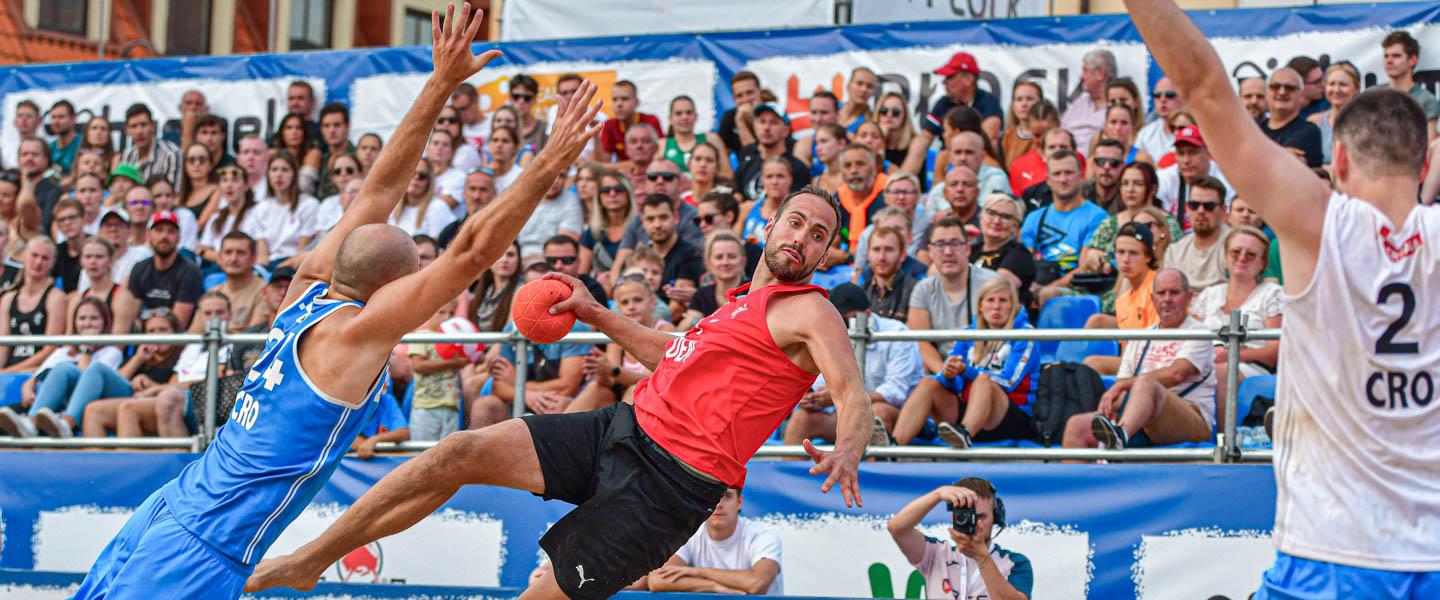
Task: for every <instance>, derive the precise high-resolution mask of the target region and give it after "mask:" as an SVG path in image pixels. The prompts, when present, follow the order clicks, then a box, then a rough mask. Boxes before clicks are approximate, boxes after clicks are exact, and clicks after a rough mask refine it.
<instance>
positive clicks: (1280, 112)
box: [1258, 67, 1325, 168]
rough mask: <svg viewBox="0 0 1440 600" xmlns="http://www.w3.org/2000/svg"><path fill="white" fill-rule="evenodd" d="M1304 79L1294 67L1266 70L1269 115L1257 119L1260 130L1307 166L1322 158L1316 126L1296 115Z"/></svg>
mask: <svg viewBox="0 0 1440 600" xmlns="http://www.w3.org/2000/svg"><path fill="white" fill-rule="evenodd" d="M1304 92H1305V80H1304V79H1302V78H1301V77H1300V74H1299V73H1296V72H1295V70H1294V69H1291V68H1289V67H1283V68H1280V69H1277V70H1276V71H1275V72H1274V73H1271V74H1270V81H1269V83H1268V91H1267V92H1266V94H1265V102H1266V104H1268V105H1269V106H1270V115H1269V116H1268V117H1265V118H1262V119H1259V120H1258V122H1259V124H1260V131H1263V132H1265V136H1266V137H1269V138H1270V139H1272V140H1274V141H1275V143H1277V144H1280V145H1281V146H1284V147H1285V148H1287V149H1289V150H1290V151H1291V152H1294V153H1295V155H1296V156H1298V157H1300V158H1301V159H1303V160H1304V161H1305V164H1307V165H1309V166H1310V167H1312V168H1313V167H1318V166H1320V165H1321V164H1324V162H1325V150H1324V148H1322V147H1321V140H1320V128H1319V127H1316V126H1315V124H1314V123H1311V122H1309V121H1306V120H1305V119H1303V118H1301V117H1300V104H1301V98H1302V97H1303V96H1302V95H1303V94H1304Z"/></svg>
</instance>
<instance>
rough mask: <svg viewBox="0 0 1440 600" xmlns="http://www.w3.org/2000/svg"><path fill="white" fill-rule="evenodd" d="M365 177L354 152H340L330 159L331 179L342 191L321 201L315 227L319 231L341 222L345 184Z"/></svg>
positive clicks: (336, 187) (343, 209)
mask: <svg viewBox="0 0 1440 600" xmlns="http://www.w3.org/2000/svg"><path fill="white" fill-rule="evenodd" d="M364 178H365V176H364V174H363V173H362V172H361V168H360V159H359V158H358V157H356V156H355V155H354V154H348V153H347V154H339V155H336V156H335V158H333V159H331V160H330V181H332V182H334V183H335V189H337V190H340V191H339V192H336V193H335V195H333V196H327V197H326V198H325V199H324V200H321V201H320V208H319V209H318V210H317V211H316V213H315V227H316V228H317V229H318V230H319V231H329V230H330V228H332V227H334V226H335V224H336V223H339V222H340V215H341V214H343V213H344V212H345V208H344V206H343V204H344V203H343V202H341V201H340V196H341V195H342V194H343V193H344V192H345V186H346V185H348V184H349V183H350V182H351V181H352V180H356V179H362V180H363V179H364Z"/></svg>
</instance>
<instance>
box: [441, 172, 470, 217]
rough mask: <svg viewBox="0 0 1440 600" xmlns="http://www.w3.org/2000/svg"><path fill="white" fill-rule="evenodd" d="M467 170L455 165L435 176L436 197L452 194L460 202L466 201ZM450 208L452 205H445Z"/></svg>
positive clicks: (447, 208)
mask: <svg viewBox="0 0 1440 600" xmlns="http://www.w3.org/2000/svg"><path fill="white" fill-rule="evenodd" d="M465 173H466V172H465V171H461V170H460V169H457V168H455V167H453V166H452V167H450V168H449V169H446V170H445V172H444V173H441V174H439V175H437V176H435V199H436V200H439V199H440V197H441V196H450V197H451V198H454V199H455V201H456V202H458V203H460V204H464V203H465ZM445 208H446V210H449V208H450V205H448V204H447V205H445Z"/></svg>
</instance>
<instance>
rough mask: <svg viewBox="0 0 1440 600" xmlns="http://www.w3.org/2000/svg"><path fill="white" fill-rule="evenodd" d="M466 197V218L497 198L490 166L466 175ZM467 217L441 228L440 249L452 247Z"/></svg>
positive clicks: (463, 194) (463, 193) (493, 175)
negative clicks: (451, 244)
mask: <svg viewBox="0 0 1440 600" xmlns="http://www.w3.org/2000/svg"><path fill="white" fill-rule="evenodd" d="M460 195H461V196H464V198H465V219H468V218H470V215H473V214H475V213H478V212H480V209H482V208H485V205H487V204H490V201H491V200H494V199H495V172H494V171H492V170H490V167H479V168H476V169H475V170H474V171H471V172H470V174H469V175H466V176H465V189H464V191H462V192H461V194H460ZM465 219H459V220H456V221H451V222H450V224H449V225H446V226H445V228H444V229H442V230H440V237H439V238H438V239H437V243H439V244H440V249H441V250H444V249H446V248H449V247H450V242H453V241H455V234H457V233H460V227H461V226H463V225H464V224H465Z"/></svg>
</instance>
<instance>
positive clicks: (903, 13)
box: [850, 0, 1050, 25]
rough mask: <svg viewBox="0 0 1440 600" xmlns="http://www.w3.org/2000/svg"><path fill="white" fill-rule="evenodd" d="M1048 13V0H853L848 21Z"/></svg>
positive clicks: (971, 18)
mask: <svg viewBox="0 0 1440 600" xmlns="http://www.w3.org/2000/svg"><path fill="white" fill-rule="evenodd" d="M1047 14H1050V7H1049V4H1048V0H853V4H852V5H851V8H850V22H851V23H854V24H857V25H858V24H861V23H897V22H902V21H971V20H975V19H1014V18H1016V17H1043V16H1045V15H1047Z"/></svg>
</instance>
